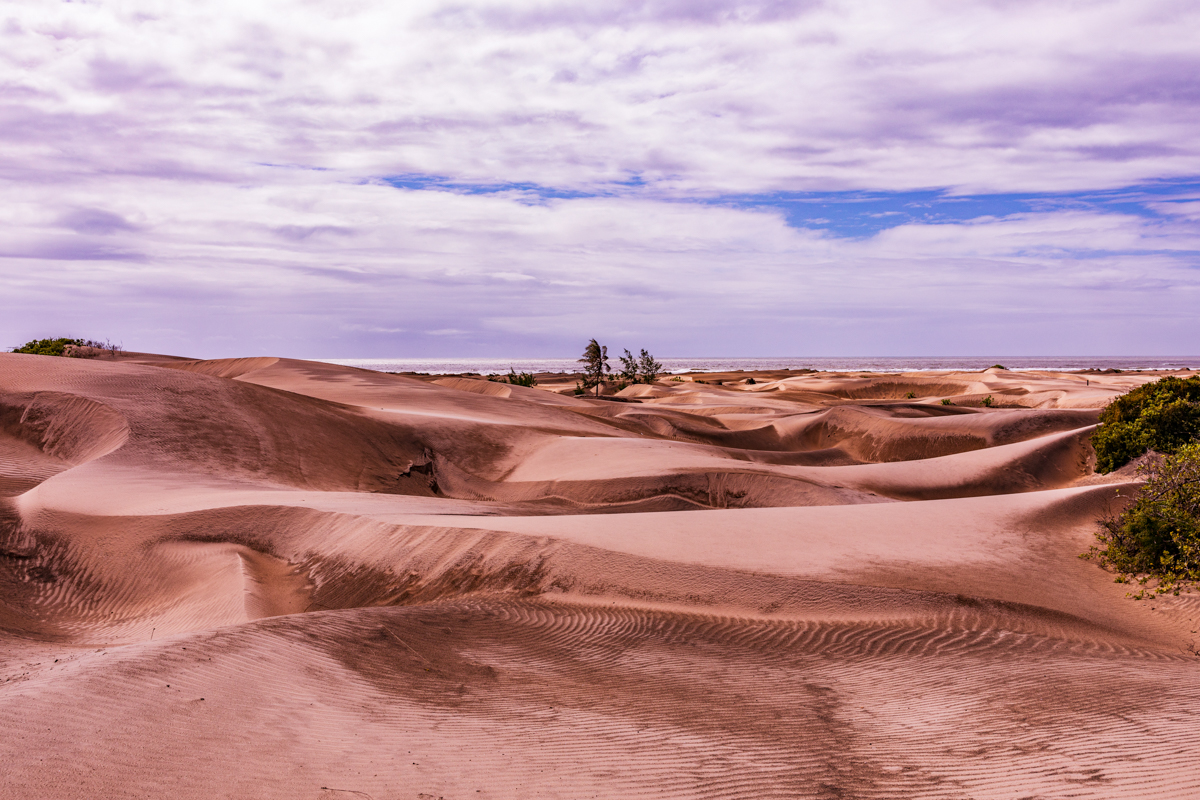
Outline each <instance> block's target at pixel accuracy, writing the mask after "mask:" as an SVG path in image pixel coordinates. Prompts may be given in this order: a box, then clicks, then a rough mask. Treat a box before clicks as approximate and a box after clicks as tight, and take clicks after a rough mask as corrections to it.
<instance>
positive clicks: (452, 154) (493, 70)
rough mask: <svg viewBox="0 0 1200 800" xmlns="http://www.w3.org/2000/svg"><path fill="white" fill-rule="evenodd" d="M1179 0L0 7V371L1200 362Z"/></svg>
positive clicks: (1189, 81) (1190, 133) (1185, 40)
mask: <svg viewBox="0 0 1200 800" xmlns="http://www.w3.org/2000/svg"><path fill="white" fill-rule="evenodd" d="M1197 42H1200V4H1197V3H1195V2H1194V0H1106V1H1104V2H1092V1H1090V0H1070V1H1069V2H1058V1H1056V0H1036V2H1034V1H1032V0H1031V1H1030V2H1024V1H1023V0H929V1H923V0H903V2H897V1H896V0H858V1H857V2H821V1H820V0H811V1H806V0H797V1H796V2H770V1H764V2H747V3H737V2H717V1H716V0H644V1H642V2H637V1H636V0H627V1H623V0H588V1H587V2H583V1H582V0H572V1H571V2H555V0H541V1H539V2H518V1H516V0H514V1H513V2H506V1H505V0H495V1H494V2H473V1H472V0H462V2H449V1H447V2H424V1H423V0H405V1H404V2H396V1H395V0H390V1H388V2H383V1H382V0H381V1H379V2H365V1H364V2H360V1H358V0H308V1H299V0H298V1H296V2H274V1H273V0H251V1H250V2H247V0H238V1H237V2H222V1H221V0H212V1H211V2H204V3H180V2H168V1H167V0H163V2H147V1H145V0H123V1H122V2H113V1H110V0H83V1H81V2H56V1H55V0H15V1H14V0H0V193H2V198H0V346H3V347H11V346H14V345H18V344H21V343H22V342H24V341H25V340H27V339H30V338H33V337H41V336H51V335H73V336H87V337H99V338H104V337H109V338H111V339H113V340H114V341H122V342H123V343H124V344H125V346H126V348H128V349H134V350H150V351H157V352H171V353H179V354H186V355H193V356H197V357H218V356H230V355H251V354H260V353H262V354H274V355H290V356H300V357H326V358H337V357H346V358H350V357H403V356H453V355H457V356H473V357H480V356H497V357H505V356H574V355H577V354H578V351H580V350H582V345H583V343H584V342H586V340H587V339H588V338H589V337H592V336H596V337H599V338H600V339H601V340H602V341H605V342H607V343H609V344H611V345H612V346H614V347H616V348H620V347H631V348H633V349H637V348H638V347H643V346H646V347H649V348H650V349H651V350H652V351H653V352H655V353H656V354H659V355H663V356H718V355H720V356H738V355H743V356H755V355H757V356H785V355H793V356H801V355H811V356H823V355H973V354H980V355H984V354H998V353H1012V354H1027V355H1065V354H1114V355H1131V354H1147V355H1149V354H1163V355H1167V354H1194V353H1196V352H1197V351H1200V310H1198V309H1200V45H1198V44H1197Z"/></svg>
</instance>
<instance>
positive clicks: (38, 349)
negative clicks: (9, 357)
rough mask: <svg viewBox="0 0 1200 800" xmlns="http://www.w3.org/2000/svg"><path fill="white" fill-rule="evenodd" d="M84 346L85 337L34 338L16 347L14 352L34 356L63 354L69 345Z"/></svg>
mask: <svg viewBox="0 0 1200 800" xmlns="http://www.w3.org/2000/svg"><path fill="white" fill-rule="evenodd" d="M69 344H73V345H75V346H76V347H83V339H66V338H62V339H34V340H33V341H30V342H26V343H25V344H23V345H21V346H20V347H17V348H14V349H13V352H14V353H26V354H28V355H33V356H61V355H62V354H63V350H65V349H66V347H67V345H69Z"/></svg>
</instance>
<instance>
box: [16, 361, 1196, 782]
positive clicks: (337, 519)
mask: <svg viewBox="0 0 1200 800" xmlns="http://www.w3.org/2000/svg"><path fill="white" fill-rule="evenodd" d="M1089 377H1090V378H1091V380H1090V381H1089V382H1088V383H1084V380H1083V379H1082V378H1081V376H1078V375H1065V374H1050V373H1020V374H1016V373H1007V372H1004V371H1001V370H989V371H987V372H985V373H957V374H912V375H905V376H885V375H877V376H870V375H864V374H860V373H854V374H846V375H833V374H825V373H815V374H803V375H790V376H789V375H775V376H766V377H765V378H763V379H761V380H759V382H757V383H755V384H746V383H742V382H738V383H733V382H728V383H729V385H724V386H721V385H713V384H699V383H695V382H693V381H686V382H683V383H679V382H663V383H660V384H658V385H656V386H654V387H631V388H630V389H628V390H626V391H625V392H624V393H623V394H624V395H625V398H624V399H626V400H627V401H629V402H620V403H618V402H612V401H606V400H595V399H586V398H576V397H573V396H570V395H564V394H555V393H553V392H550V391H545V390H543V389H539V388H533V389H529V388H522V387H510V386H501V385H498V384H489V383H487V382H483V381H471V380H466V379H462V378H453V379H441V380H437V381H420V380H416V379H413V378H407V377H402V376H393V375H386V374H380V373H372V372H366V371H362V370H355V369H351V368H345V367H336V366H331V365H327V364H319V363H311V362H302V361H289V360H285V359H273V358H253V359H232V360H223V361H208V362H195V361H187V360H183V359H167V358H151V357H142V356H138V355H130V356H127V357H125V358H122V359H119V360H115V361H114V360H111V359H110V360H104V361H101V360H96V361H85V360H75V359H55V358H45V357H39V356H23V355H12V354H3V355H0V590H2V595H0V642H2V643H3V647H2V648H0V726H2V728H3V730H4V731H5V736H4V737H3V738H0V765H2V766H0V781H2V783H3V785H4V786H5V787H6V788H5V794H6V795H7V796H12V797H29V798H76V797H79V798H82V797H88V798H91V797H113V798H119V797H162V796H167V795H170V796H175V797H180V798H225V797H227V798H246V797H272V798H274V797H278V798H350V797H368V798H373V799H374V800H383V799H384V798H411V799H413V800H416V799H417V798H425V799H429V798H444V800H452V798H453V799H457V798H470V797H477V798H488V797H493V798H527V797H547V798H584V797H614V798H616V797H621V798H624V797H647V798H660V797H672V798H718V797H721V798H742V797H755V798H757V797H781V798H784V797H786V798H796V797H814V798H823V797H829V798H834V797H840V798H848V797H863V798H876V797H878V798H885V797H886V798H891V797H929V798H967V797H971V798H976V797H978V798H985V797H987V798H990V797H1004V798H1010V797H1047V798H1048V797H1091V798H1112V797H1131V798H1145V797H1180V798H1183V797H1195V796H1200V775H1198V774H1197V772H1196V770H1195V768H1194V765H1195V764H1196V763H1197V761H1198V759H1200V737H1198V736H1196V735H1195V730H1196V723H1197V721H1198V719H1200V659H1197V658H1196V657H1195V655H1194V653H1195V646H1196V642H1197V641H1200V634H1198V633H1197V629H1198V627H1200V626H1198V624H1197V621H1198V620H1200V613H1198V612H1200V602H1198V601H1197V599H1196V598H1195V597H1194V596H1190V595H1183V596H1180V597H1162V598H1159V599H1156V600H1154V601H1152V602H1149V601H1145V602H1134V601H1131V600H1129V599H1127V598H1126V597H1125V589H1124V587H1122V586H1119V585H1116V584H1114V583H1113V581H1112V577H1111V576H1110V575H1108V574H1106V573H1104V572H1103V571H1102V570H1100V569H1099V568H1098V567H1096V566H1095V565H1094V564H1093V563H1091V562H1088V561H1083V560H1081V559H1079V558H1078V555H1079V554H1080V553H1081V552H1083V551H1084V550H1085V549H1087V547H1088V546H1089V545H1090V543H1091V538H1092V533H1093V530H1094V521H1095V519H1096V518H1097V517H1098V516H1100V515H1101V514H1102V513H1104V512H1105V510H1106V509H1110V508H1113V507H1115V506H1116V504H1118V503H1120V502H1122V500H1121V496H1122V495H1128V494H1129V493H1130V492H1131V490H1132V489H1133V488H1134V485H1133V484H1131V483H1129V480H1130V478H1129V477H1128V476H1127V477H1124V478H1122V477H1121V476H1115V477H1112V478H1108V479H1100V478H1098V477H1097V476H1095V475H1094V474H1093V472H1092V463H1093V456H1092V453H1091V450H1090V446H1089V444H1088V436H1089V434H1090V431H1091V430H1092V426H1094V424H1095V422H1096V418H1097V415H1098V410H1099V408H1100V407H1102V406H1103V404H1104V403H1105V402H1106V401H1107V399H1108V398H1110V397H1112V396H1114V395H1115V394H1117V393H1119V392H1120V391H1123V390H1125V389H1128V388H1129V387H1130V386H1132V385H1136V384H1137V383H1139V382H1141V381H1144V380H1149V379H1152V377H1154V376H1151V375H1148V374H1143V375H1105V376H1101V377H1099V378H1097V377H1096V376H1089ZM909 394H912V395H914V396H913V397H908V396H907V395H909ZM987 395H992V396H993V398H996V399H998V400H999V405H1001V406H1003V407H998V408H983V407H980V406H979V403H978V401H979V399H980V398H982V397H984V396H987ZM943 397H950V398H951V399H952V400H953V401H954V403H955V405H952V406H946V405H943V404H942V403H941V402H940V401H941V399H942V398H943Z"/></svg>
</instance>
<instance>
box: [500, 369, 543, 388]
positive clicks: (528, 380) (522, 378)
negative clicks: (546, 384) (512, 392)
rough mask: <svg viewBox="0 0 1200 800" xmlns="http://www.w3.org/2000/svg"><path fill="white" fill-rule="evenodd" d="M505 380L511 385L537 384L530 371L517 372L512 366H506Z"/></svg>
mask: <svg viewBox="0 0 1200 800" xmlns="http://www.w3.org/2000/svg"><path fill="white" fill-rule="evenodd" d="M505 380H507V381H508V382H509V383H511V384H512V385H513V386H537V378H535V377H533V373H532V372H517V371H515V370H514V369H513V368H512V367H509V368H508V377H506V378H505Z"/></svg>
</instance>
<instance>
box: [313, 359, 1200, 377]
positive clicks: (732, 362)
mask: <svg viewBox="0 0 1200 800" xmlns="http://www.w3.org/2000/svg"><path fill="white" fill-rule="evenodd" d="M313 360H315V361H321V362H323V363H327V364H339V365H342V366H348V367H359V368H361V369H370V370H376V371H379V372H411V373H424V374H429V375H462V374H466V373H475V374H479V375H489V374H506V373H507V372H508V370H509V369H510V368H511V369H514V370H516V371H517V372H532V373H535V374H541V373H545V374H551V373H552V374H565V373H573V372H577V371H578V369H579V365H578V363H577V362H576V360H575V359H573V358H512V359H499V358H346V359H313ZM660 360H661V361H662V363H663V366H664V368H665V371H666V372H667V373H668V374H683V373H687V372H735V371H738V370H743V371H746V372H755V371H769V370H784V369H796V370H799V369H811V370H816V371H819V372H879V373H900V372H938V371H982V370H985V369H987V368H988V367H991V366H993V365H996V364H1001V365H1003V366H1004V367H1006V368H1007V369H1010V370H1012V371H1014V372H1025V371H1047V372H1079V371H1083V370H1107V369H1117V370H1122V371H1128V372H1132V371H1172V370H1187V369H1196V368H1200V356H987V357H983V356H981V357H959V358H954V357H861V358H856V357H825V358H805V357H799V356H797V357H793V358H716V357H714V358H660ZM610 361H612V362H613V363H614V366H615V365H616V359H615V357H614V358H610Z"/></svg>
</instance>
